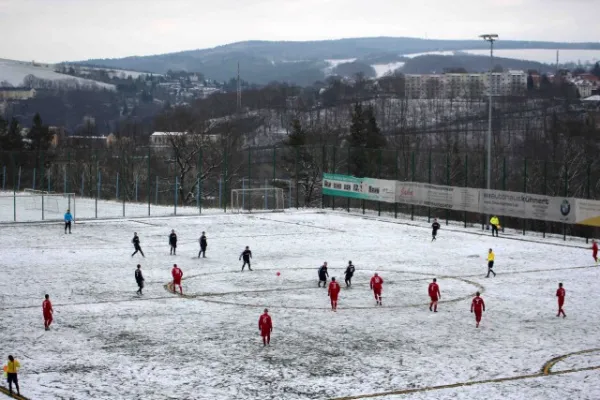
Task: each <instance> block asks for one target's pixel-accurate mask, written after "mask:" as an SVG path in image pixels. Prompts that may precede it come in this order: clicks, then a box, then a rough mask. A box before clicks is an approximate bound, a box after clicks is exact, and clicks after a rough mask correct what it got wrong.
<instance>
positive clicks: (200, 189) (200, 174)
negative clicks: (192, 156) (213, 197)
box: [198, 148, 202, 214]
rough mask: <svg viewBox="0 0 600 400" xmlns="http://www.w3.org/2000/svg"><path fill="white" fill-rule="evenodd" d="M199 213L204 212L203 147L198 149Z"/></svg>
mask: <svg viewBox="0 0 600 400" xmlns="http://www.w3.org/2000/svg"><path fill="white" fill-rule="evenodd" d="M198 214H202V148H200V150H199V151H198Z"/></svg>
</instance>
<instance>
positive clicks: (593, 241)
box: [592, 240, 598, 263]
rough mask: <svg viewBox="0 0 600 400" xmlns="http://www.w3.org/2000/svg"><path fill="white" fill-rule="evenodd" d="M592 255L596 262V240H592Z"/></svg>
mask: <svg viewBox="0 0 600 400" xmlns="http://www.w3.org/2000/svg"><path fill="white" fill-rule="evenodd" d="M592 257H593V258H594V262H595V263H598V242H596V241H595V240H592Z"/></svg>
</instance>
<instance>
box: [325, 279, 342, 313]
mask: <svg viewBox="0 0 600 400" xmlns="http://www.w3.org/2000/svg"><path fill="white" fill-rule="evenodd" d="M340 290H341V288H340V284H339V283H337V282H336V281H335V278H331V282H330V283H329V290H328V292H327V295H328V296H329V298H330V299H331V309H332V310H333V311H337V302H338V295H339V294H340Z"/></svg>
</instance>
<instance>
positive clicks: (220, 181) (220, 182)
mask: <svg viewBox="0 0 600 400" xmlns="http://www.w3.org/2000/svg"><path fill="white" fill-rule="evenodd" d="M222 180H223V179H222V178H221V176H219V208H221V207H222V204H221V196H222V195H223V193H222V191H223V190H222V187H221V185H222Z"/></svg>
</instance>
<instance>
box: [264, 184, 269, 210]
mask: <svg viewBox="0 0 600 400" xmlns="http://www.w3.org/2000/svg"><path fill="white" fill-rule="evenodd" d="M268 184H269V181H268V180H267V179H266V178H265V210H268V209H269V199H268V196H267V185H268Z"/></svg>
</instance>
